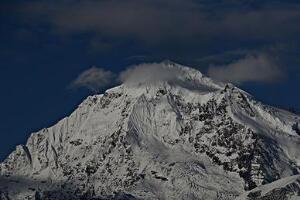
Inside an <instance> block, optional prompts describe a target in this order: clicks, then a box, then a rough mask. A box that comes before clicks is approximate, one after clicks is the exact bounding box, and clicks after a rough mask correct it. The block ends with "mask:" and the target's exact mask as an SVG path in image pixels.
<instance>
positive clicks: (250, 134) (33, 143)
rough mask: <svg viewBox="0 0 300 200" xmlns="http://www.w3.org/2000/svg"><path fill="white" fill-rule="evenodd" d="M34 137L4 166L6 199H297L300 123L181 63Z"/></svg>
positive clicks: (85, 106)
mask: <svg viewBox="0 0 300 200" xmlns="http://www.w3.org/2000/svg"><path fill="white" fill-rule="evenodd" d="M156 65H161V67H162V68H164V69H170V70H173V71H174V70H175V71H176V72H177V75H178V76H177V77H176V79H172V80H162V81H155V82H140V81H137V82H132V81H131V82H125V83H124V84H122V85H120V86H118V87H115V88H112V89H110V90H107V91H106V92H105V93H104V94H101V95H95V96H90V97H88V98H87V99H86V100H85V101H84V102H83V103H82V104H80V105H79V107H78V108H77V109H76V110H75V111H74V112H73V113H72V114H71V115H70V116H69V117H66V118H64V119H62V120H61V121H60V122H58V123H57V124H56V125H54V126H52V127H50V128H45V129H43V130H41V131H39V132H37V133H33V134H32V135H31V136H30V137H29V139H28V141H27V143H26V145H19V146H17V147H16V150H15V151H14V152H12V153H11V154H10V155H9V156H8V158H7V159H6V160H5V161H4V162H3V163H1V164H0V199H1V200H4V199H5V200H7V199H16V200H18V199H35V200H38V199H199V200H200V199H206V200H215V199H216V200H217V199H218V200H223V199H224V200H225V199H235V198H236V199H272V198H273V199H274V198H275V199H294V198H296V197H297V196H300V194H299V193H300V187H299V182H300V181H299V175H297V174H299V169H300V154H299V153H298V145H299V144H300V125H299V124H300V117H299V116H297V115H294V114H292V113H289V112H287V111H284V110H280V109H277V108H273V107H270V106H267V105H264V104H262V103H260V102H258V101H256V100H255V99H254V98H253V97H252V96H251V95H249V94H248V93H246V92H244V91H242V90H240V89H239V88H237V87H235V86H233V85H231V84H223V83H219V82H217V81H214V80H212V79H210V78H207V77H205V76H204V75H203V74H201V73H200V72H199V71H197V70H195V69H192V68H188V67H185V66H182V65H179V64H176V63H172V62H163V63H158V64H156Z"/></svg>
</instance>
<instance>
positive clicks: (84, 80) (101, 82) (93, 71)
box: [71, 67, 115, 92]
mask: <svg viewBox="0 0 300 200" xmlns="http://www.w3.org/2000/svg"><path fill="white" fill-rule="evenodd" d="M114 76H115V75H114V73H112V72H111V71H107V70H105V69H102V68H97V67H92V68H90V69H88V70H86V71H84V72H82V73H81V74H80V75H79V76H78V77H77V78H76V79H75V80H74V81H73V82H72V84H71V86H72V87H76V88H77V87H85V88H88V89H89V90H91V91H93V92H99V90H101V89H103V88H105V87H107V86H109V85H110V84H111V83H112V82H113V78H114Z"/></svg>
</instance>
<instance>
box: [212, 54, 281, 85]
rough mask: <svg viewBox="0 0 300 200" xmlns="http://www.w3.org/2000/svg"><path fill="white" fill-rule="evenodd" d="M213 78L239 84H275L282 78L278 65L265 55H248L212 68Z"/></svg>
mask: <svg viewBox="0 0 300 200" xmlns="http://www.w3.org/2000/svg"><path fill="white" fill-rule="evenodd" d="M208 75H209V76H210V77H212V78H215V79H218V80H221V81H228V82H233V83H237V84H241V83H244V82H273V81H277V80H279V79H281V78H282V75H283V73H282V71H281V69H280V67H279V65H278V64H276V62H275V61H274V60H272V59H271V58H270V57H269V56H267V55H265V54H260V55H247V56H246V57H245V58H243V59H240V60H238V61H236V62H233V63H231V64H229V65H224V66H210V67H209V69H208Z"/></svg>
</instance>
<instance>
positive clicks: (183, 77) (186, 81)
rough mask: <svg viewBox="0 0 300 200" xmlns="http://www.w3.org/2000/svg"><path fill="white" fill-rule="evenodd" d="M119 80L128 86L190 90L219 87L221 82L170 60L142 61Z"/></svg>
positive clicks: (221, 84)
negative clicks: (169, 87) (157, 61)
mask: <svg viewBox="0 0 300 200" xmlns="http://www.w3.org/2000/svg"><path fill="white" fill-rule="evenodd" d="M121 80H122V81H123V83H124V85H125V86H126V87H129V88H143V87H153V86H154V87H164V86H166V85H168V86H171V87H176V86H179V87H183V88H186V89H191V90H197V89H199V90H203V89H206V90H207V89H208V88H210V89H211V90H216V89H221V88H223V87H224V84H223V83H220V82H217V81H214V80H212V79H210V78H208V77H206V76H204V75H203V74H202V73H201V72H200V71H199V70H197V69H195V68H191V67H187V66H184V65H181V64H178V63H175V62H172V61H170V60H165V61H162V62H160V63H144V64H140V65H137V66H133V67H131V68H130V69H128V70H127V71H125V72H124V73H122V74H121Z"/></svg>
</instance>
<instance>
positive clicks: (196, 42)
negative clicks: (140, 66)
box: [0, 0, 300, 160]
mask: <svg viewBox="0 0 300 200" xmlns="http://www.w3.org/2000/svg"><path fill="white" fill-rule="evenodd" d="M298 2H299V1H296V0H294V1H292V0H285V1H283V0H198V1H197V0H172V1H171V0H160V1H158V0H151V1H150V0H122V1H121V0H108V1H106V0H98V1H95V0H85V1H81V0H60V1H56V0H51V1H50V0H49V1H45V0H40V1H30V0H27V1H21V0H18V1H17V0H7V1H5V0H3V1H1V3H0V19H1V24H0V90H1V94H2V95H1V98H0V105H1V115H0V136H1V140H0V160H2V159H4V158H5V156H7V155H8V154H9V152H11V151H12V150H13V149H14V148H15V145H17V144H22V143H25V141H26V139H27V137H28V136H29V134H30V133H31V132H33V131H37V130H39V129H41V128H44V127H48V126H50V125H53V124H54V123H55V122H57V121H58V120H59V119H61V118H63V117H64V116H66V115H68V114H70V112H72V111H73V110H74V109H75V108H76V106H77V105H78V104H79V103H80V102H81V101H82V100H83V99H84V98H85V97H86V96H87V95H89V94H92V91H89V90H88V89H87V88H84V87H82V88H70V87H69V86H70V84H71V83H72V82H73V81H74V80H75V79H76V78H77V77H78V76H79V75H80V74H81V73H82V72H84V71H85V70H88V69H89V68H91V67H92V66H96V67H98V68H103V69H104V70H107V71H111V72H112V73H115V74H117V73H119V72H120V71H123V70H124V69H125V68H126V67H127V66H129V65H132V64H137V63H141V62H153V61H161V60H165V59H169V60H173V61H175V62H180V63H182V64H186V65H190V66H193V67H195V68H198V69H199V70H200V71H202V72H204V73H207V72H208V69H209V68H214V69H218V70H220V69H226V70H227V71H229V72H231V73H232V72H234V73H236V74H237V77H236V78H235V79H231V78H232V77H231V76H230V77H228V76H227V77H223V75H222V77H221V78H224V79H226V80H228V81H230V80H232V81H235V82H237V83H238V84H239V86H240V87H241V88H243V89H245V90H246V91H248V92H250V93H251V94H253V95H254V96H255V97H256V98H257V99H259V100H261V101H264V102H266V103H269V104H272V105H279V106H283V107H287V108H288V107H294V108H295V109H299V108H300V93H299V91H300V90H299V86H300V67H299V64H300V46H299V45H300V26H299V24H300V3H298ZM260 58H261V59H260ZM252 65H257V66H259V67H258V68H253V70H252V71H251V70H250V72H251V73H249V70H248V68H251V67H252ZM260 67H261V68H260ZM274 71H276V73H273V72H274ZM221 72H222V71H221ZM244 72H245V73H246V74H247V73H248V75H249V77H245V76H244V74H243V73H244ZM211 74H213V75H214V74H215V73H211ZM259 74H263V75H264V76H258V75H259ZM278 74H280V76H278ZM237 80H238V81H237ZM111 85H113V80H112V83H111ZM106 87H108V86H107V85H106ZM104 89H105V87H101V88H100V89H99V91H102V90H104Z"/></svg>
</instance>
